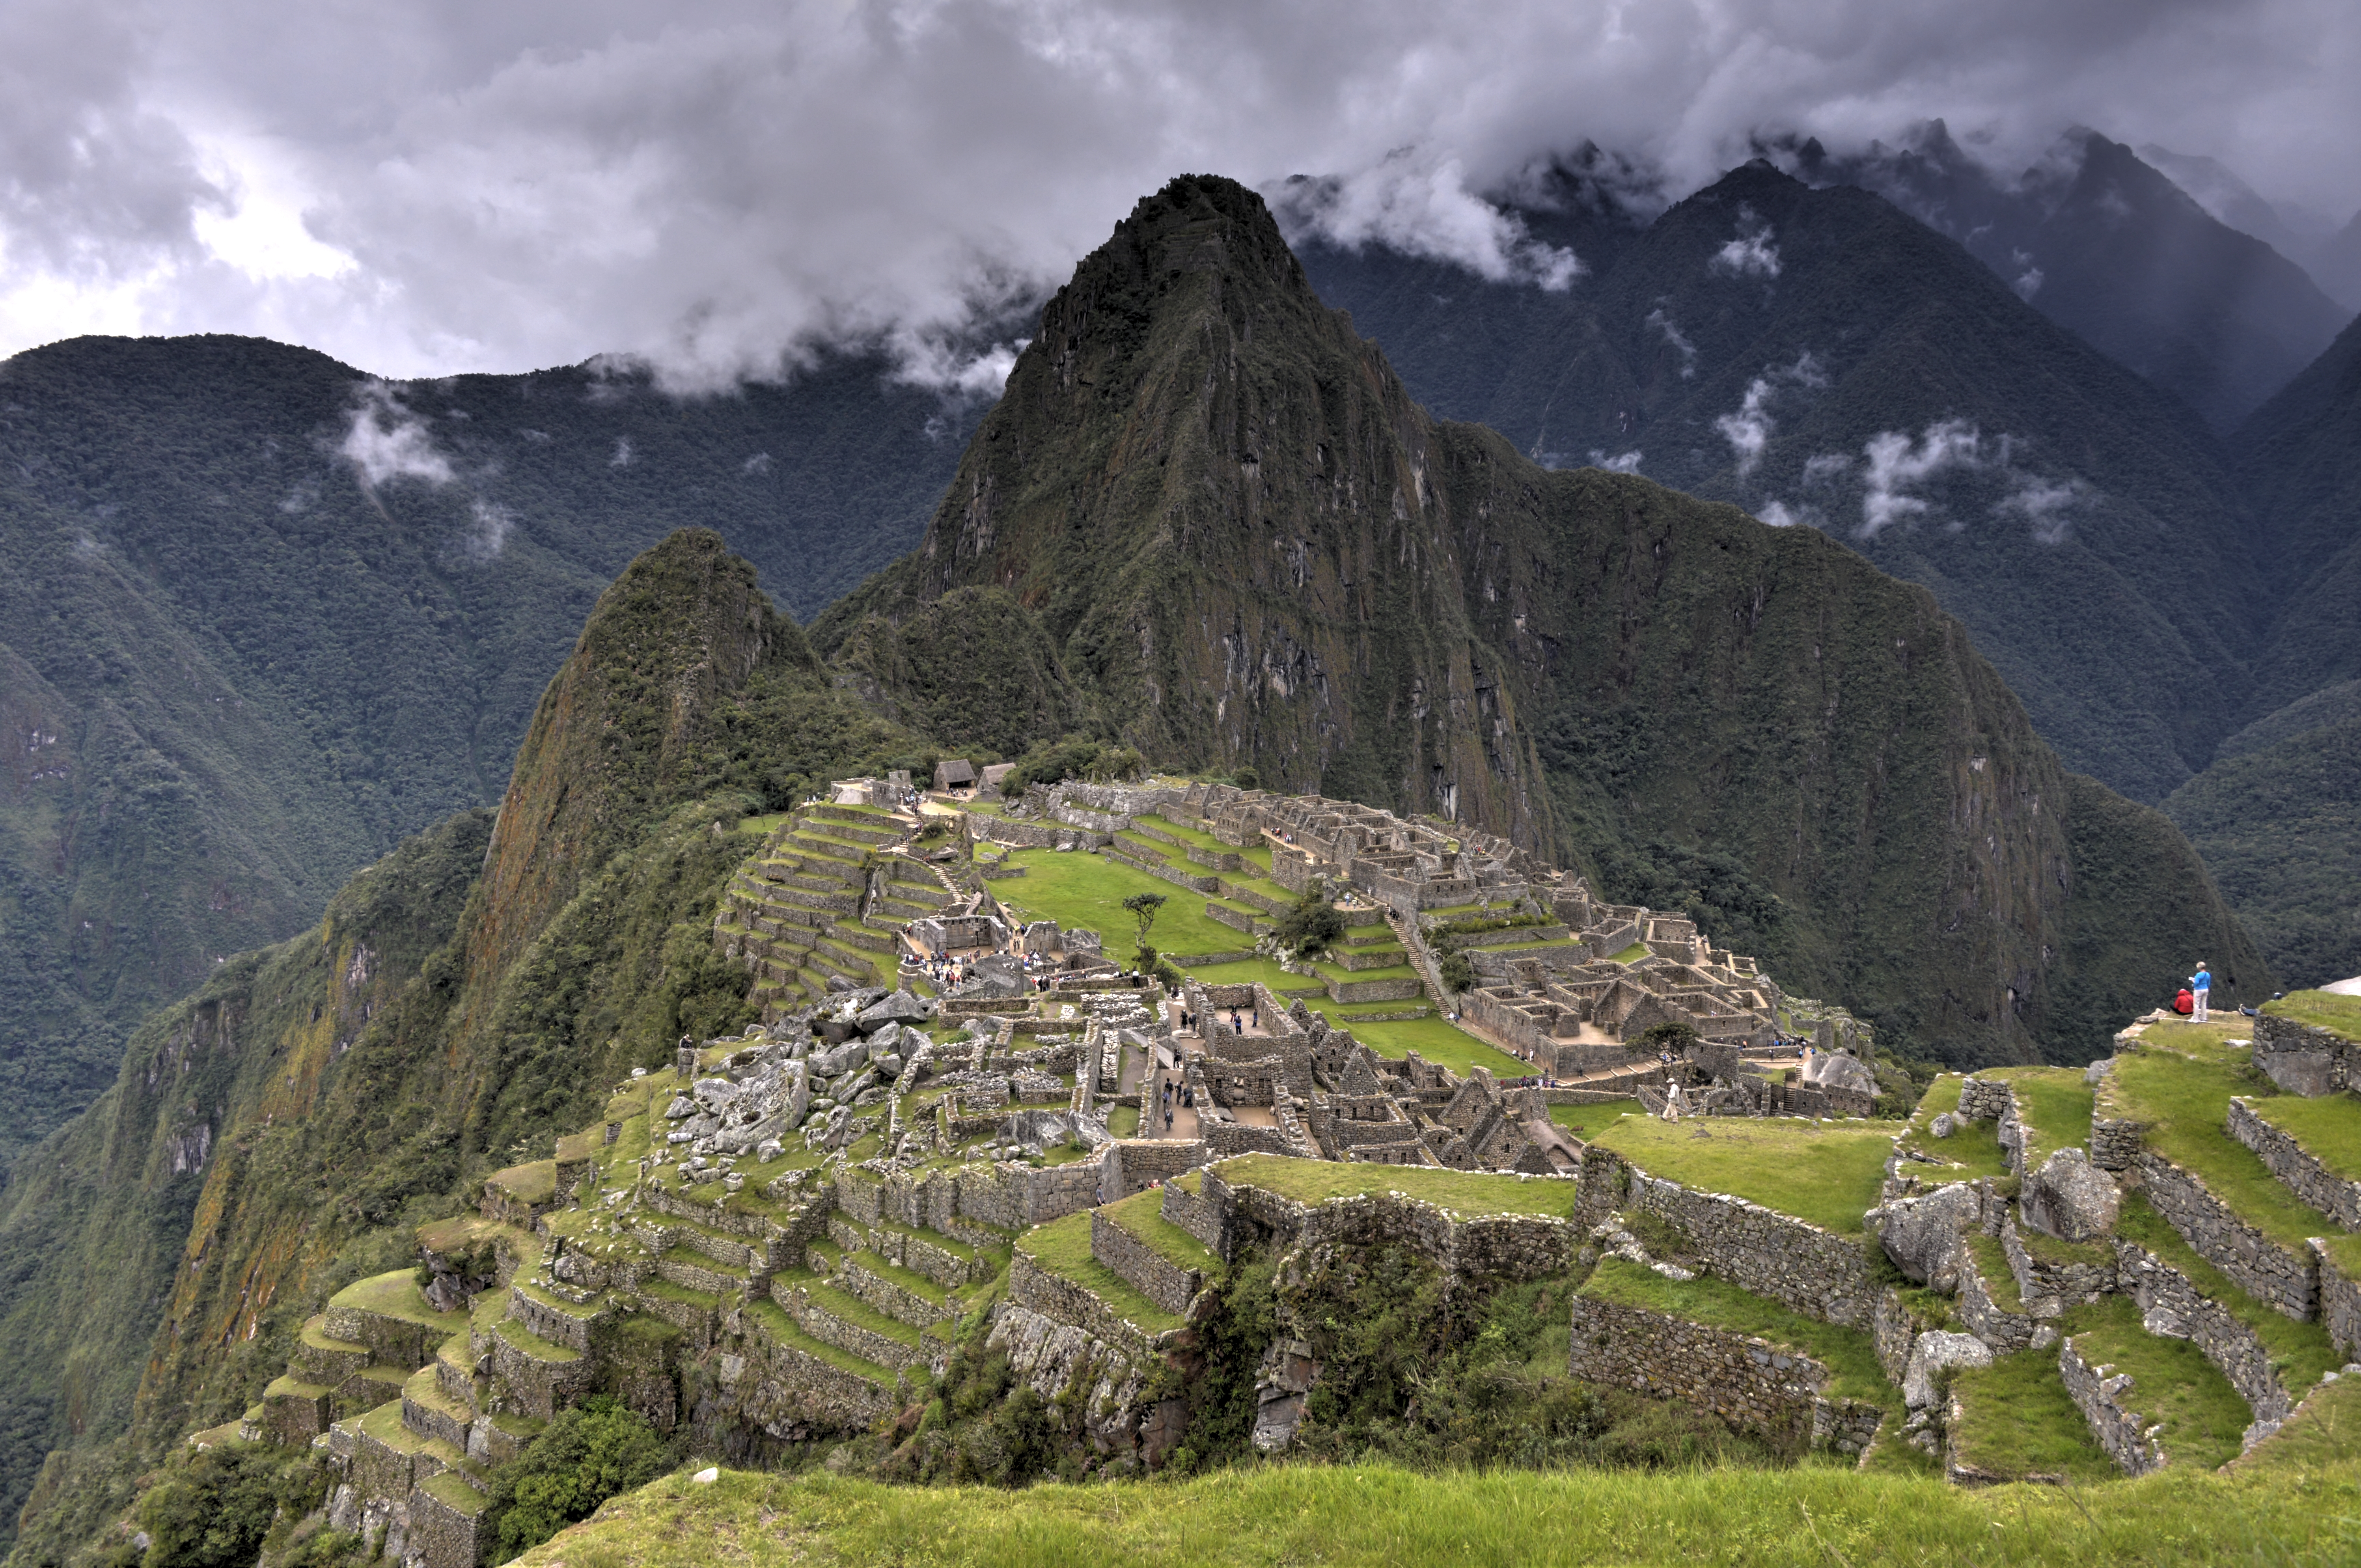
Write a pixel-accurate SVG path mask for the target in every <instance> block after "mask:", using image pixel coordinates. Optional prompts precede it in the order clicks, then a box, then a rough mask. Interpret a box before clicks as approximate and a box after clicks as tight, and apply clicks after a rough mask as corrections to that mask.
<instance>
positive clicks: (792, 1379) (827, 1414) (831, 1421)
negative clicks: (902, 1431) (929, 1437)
mask: <svg viewBox="0 0 2361 1568" xmlns="http://www.w3.org/2000/svg"><path fill="white" fill-rule="evenodd" d="M723 1328H724V1340H723V1343H725V1344H726V1345H729V1346H730V1347H732V1349H733V1352H734V1354H723V1355H720V1356H718V1357H716V1358H715V1360H716V1364H717V1365H716V1367H715V1370H716V1372H717V1373H718V1374H719V1375H720V1376H719V1382H720V1389H719V1393H720V1398H721V1401H722V1403H723V1404H724V1405H725V1406H727V1407H728V1408H729V1409H730V1410H731V1411H732V1413H734V1414H736V1415H738V1416H740V1417H741V1418H742V1419H744V1420H747V1421H749V1422H751V1423H752V1424H753V1425H755V1426H758V1427H761V1428H763V1430H764V1431H767V1432H769V1433H770V1434H771V1435H772V1436H773V1437H775V1438H785V1437H788V1436H790V1435H791V1434H793V1433H794V1432H795V1431H797V1430H798V1429H803V1430H808V1431H860V1430H861V1429H862V1428H863V1427H866V1426H869V1425H870V1424H871V1423H873V1422H874V1421H875V1420H877V1419H878V1418H879V1417H881V1416H884V1415H888V1414H890V1413H892V1411H893V1409H895V1402H896V1401H895V1397H894V1391H893V1390H892V1389H890V1388H881V1387H878V1386H877V1385H876V1384H874V1383H872V1382H870V1381H869V1380H868V1379H866V1378H862V1377H856V1376H853V1375H852V1374H851V1373H849V1372H845V1371H841V1370H840V1369H839V1368H838V1367H837V1366H836V1365H834V1364H833V1363H830V1362H828V1361H825V1360H823V1359H821V1358H820V1357H819V1356H817V1355H814V1354H811V1353H810V1352H808V1351H805V1350H800V1349H798V1348H796V1346H794V1345H792V1344H788V1343H784V1342H783V1341H779V1340H774V1339H773V1338H772V1337H771V1335H770V1333H769V1332H768V1331H767V1330H766V1329H765V1328H764V1326H763V1317H762V1315H761V1314H760V1313H757V1312H751V1311H743V1310H741V1311H737V1312H733V1313H731V1314H730V1317H729V1319H728V1321H726V1322H725V1324H724V1325H723ZM733 1359H734V1360H736V1361H737V1363H738V1365H739V1366H740V1368H741V1370H740V1373H739V1375H738V1376H735V1377H730V1376H728V1373H729V1371H730V1364H731V1362H732V1360H733Z"/></svg>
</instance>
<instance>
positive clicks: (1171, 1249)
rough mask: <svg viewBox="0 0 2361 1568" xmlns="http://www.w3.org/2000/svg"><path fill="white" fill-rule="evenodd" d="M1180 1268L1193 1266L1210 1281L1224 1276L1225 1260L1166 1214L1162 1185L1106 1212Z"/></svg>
mask: <svg viewBox="0 0 2361 1568" xmlns="http://www.w3.org/2000/svg"><path fill="white" fill-rule="evenodd" d="M1102 1212H1104V1214H1105V1215H1106V1217H1107V1218H1108V1220H1110V1221H1111V1222H1113V1223H1115V1224H1117V1225H1120V1226H1121V1227H1122V1228H1123V1229H1124V1230H1126V1231H1127V1232H1129V1233H1130V1234H1132V1235H1133V1236H1135V1237H1137V1238H1138V1240H1140V1241H1141V1242H1143V1243H1145V1244H1146V1245H1148V1247H1149V1248H1151V1249H1152V1250H1153V1251H1154V1252H1155V1253H1156V1254H1157V1255H1159V1256H1160V1257H1162V1258H1163V1259H1164V1261H1165V1262H1167V1263H1170V1264H1171V1265H1172V1266H1174V1267H1176V1268H1193V1269H1195V1270H1197V1272H1199V1273H1200V1274H1202V1275H1203V1276H1204V1277H1205V1278H1206V1279H1207V1280H1208V1281H1211V1280H1214V1279H1218V1278H1220V1277H1221V1275H1222V1260H1221V1259H1220V1258H1219V1257H1218V1256H1216V1255H1214V1254H1213V1249H1212V1248H1210V1247H1208V1246H1206V1245H1205V1244H1204V1243H1203V1242H1201V1241H1199V1240H1198V1239H1197V1238H1196V1237H1195V1236H1192V1235H1191V1234H1189V1233H1188V1232H1186V1231H1184V1230H1182V1229H1181V1228H1180V1226H1178V1225H1176V1224H1174V1223H1172V1222H1171V1221H1170V1220H1168V1219H1166V1218H1165V1217H1164V1193H1163V1190H1161V1189H1159V1188H1154V1187H1151V1188H1149V1189H1148V1190H1147V1191H1145V1192H1135V1193H1133V1194H1132V1195H1131V1196H1130V1197H1128V1198H1126V1199H1124V1200H1123V1201H1121V1202H1119V1203H1110V1204H1108V1205H1106V1207H1105V1209H1104V1211H1102Z"/></svg>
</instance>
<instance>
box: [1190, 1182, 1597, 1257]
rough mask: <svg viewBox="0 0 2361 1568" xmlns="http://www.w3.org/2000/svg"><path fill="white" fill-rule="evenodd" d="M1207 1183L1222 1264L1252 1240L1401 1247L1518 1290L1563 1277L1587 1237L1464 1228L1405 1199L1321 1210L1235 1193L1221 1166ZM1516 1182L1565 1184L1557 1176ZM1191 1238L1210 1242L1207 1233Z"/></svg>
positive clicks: (1549, 1223) (1360, 1200) (1491, 1221)
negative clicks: (1519, 1285) (1526, 1283)
mask: <svg viewBox="0 0 2361 1568" xmlns="http://www.w3.org/2000/svg"><path fill="white" fill-rule="evenodd" d="M1518 1179H1520V1180H1525V1181H1549V1182H1556V1183H1564V1182H1565V1180H1566V1179H1565V1178H1564V1177H1552V1176H1529V1177H1520V1178H1518ZM1203 1202H1204V1203H1205V1205H1206V1206H1207V1207H1209V1208H1211V1209H1213V1211H1214V1212H1216V1213H1218V1214H1219V1215H1220V1216H1221V1223H1220V1225H1219V1227H1218V1229H1217V1230H1215V1231H1214V1234H1217V1235H1219V1236H1220V1237H1221V1239H1222V1242H1223V1244H1224V1248H1226V1249H1227V1250H1226V1251H1224V1256H1228V1255H1232V1254H1234V1253H1235V1248H1236V1247H1237V1245H1238V1244H1239V1243H1240V1242H1242V1241H1245V1240H1248V1239H1253V1238H1262V1239H1265V1240H1267V1241H1268V1243H1269V1245H1271V1248H1272V1250H1273V1251H1275V1252H1284V1251H1287V1250H1289V1249H1291V1248H1294V1247H1298V1246H1323V1245H1326V1246H1389V1245H1400V1246H1407V1247H1409V1248H1411V1250H1412V1251H1414V1252H1416V1253H1418V1254H1419V1255H1421V1256H1422V1257H1424V1258H1426V1259H1427V1260H1429V1261H1430V1262H1432V1263H1433V1264H1434V1265H1435V1266H1438V1267H1440V1268H1442V1269H1443V1270H1444V1271H1445V1272H1446V1273H1452V1274H1455V1275H1457V1276H1458V1277H1460V1278H1462V1279H1468V1280H1487V1281H1495V1280H1497V1281H1501V1282H1514V1281H1517V1280H1522V1279H1537V1278H1540V1277H1543V1276H1544V1275H1549V1274H1556V1273H1561V1272H1563V1271H1564V1270H1565V1268H1566V1267H1567V1266H1570V1265H1571V1264H1572V1262H1573V1260H1574V1254H1575V1251H1576V1248H1577V1247H1578V1246H1579V1245H1581V1233H1580V1232H1579V1231H1577V1230H1576V1228H1575V1226H1574V1225H1573V1223H1570V1222H1568V1221H1565V1220H1560V1219H1554V1218H1552V1217H1549V1216H1546V1215H1539V1214H1505V1215H1483V1216H1479V1217H1477V1218H1472V1219H1464V1220H1463V1219H1459V1218H1457V1217H1455V1216H1454V1215H1453V1214H1451V1213H1450V1212H1447V1211H1445V1210H1444V1209H1441V1208H1439V1207H1437V1206H1436V1205H1434V1204H1433V1203H1429V1202H1426V1201H1424V1200H1422V1199H1417V1198H1411V1197H1406V1196H1404V1195H1403V1194H1401V1193H1399V1192H1366V1193H1357V1194H1355V1195H1353V1196H1351V1197H1345V1198H1332V1199H1330V1200H1328V1201H1326V1202H1324V1203H1322V1204H1319V1205H1318V1206H1316V1207H1315V1206H1312V1205H1310V1204H1305V1203H1301V1202H1299V1201H1296V1200H1295V1199H1292V1198H1289V1197H1286V1196H1283V1195H1282V1194H1279V1193H1276V1192H1271V1191H1268V1190H1264V1189H1262V1188H1258V1187H1250V1186H1241V1187H1232V1186H1230V1185H1229V1184H1228V1183H1227V1182H1225V1181H1224V1180H1223V1179H1222V1176H1221V1171H1220V1168H1218V1167H1215V1166H1208V1167H1206V1168H1205V1175H1204V1196H1203ZM1208 1229H1213V1227H1211V1226H1209V1227H1208ZM1191 1234H1195V1235H1197V1236H1198V1237H1199V1239H1200V1240H1203V1239H1204V1233H1203V1232H1202V1231H1193V1230H1192V1231H1191ZM1206 1245H1209V1246H1210V1245H1213V1243H1212V1242H1210V1241H1209V1242H1207V1244H1206ZM1217 1250H1218V1249H1217Z"/></svg>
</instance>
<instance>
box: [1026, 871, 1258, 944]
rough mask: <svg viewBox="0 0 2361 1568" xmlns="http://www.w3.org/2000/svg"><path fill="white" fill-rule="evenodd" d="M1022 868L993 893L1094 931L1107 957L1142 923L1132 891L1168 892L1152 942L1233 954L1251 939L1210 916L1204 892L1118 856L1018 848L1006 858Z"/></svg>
mask: <svg viewBox="0 0 2361 1568" xmlns="http://www.w3.org/2000/svg"><path fill="white" fill-rule="evenodd" d="M1009 861H1010V862H1011V863H1012V864H1015V865H1020V866H1023V867H1024V868H1025V874H1024V876H1022V877H1020V878H1016V879H1014V880H1012V881H1009V882H1004V883H994V884H993V894H994V897H996V898H998V899H999V900H1000V901H1001V903H1003V904H1004V905H1007V906H1008V907H1009V908H1011V909H1013V910H1016V911H1017V912H1018V913H1019V914H1020V915H1021V916H1022V917H1023V918H1025V919H1027V920H1055V921H1056V922H1057V923H1058V925H1059V927H1060V929H1061V930H1072V929H1074V928H1076V927H1082V928H1083V929H1086V930H1092V931H1096V932H1097V933H1098V934H1099V936H1100V938H1102V939H1103V940H1104V942H1105V943H1106V950H1107V956H1108V957H1109V958H1111V959H1117V960H1124V959H1127V958H1128V957H1129V955H1130V953H1131V949H1132V946H1133V943H1134V941H1135V932H1136V930H1137V927H1136V925H1135V923H1134V922H1133V919H1132V916H1131V912H1130V911H1129V910H1127V909H1126V908H1124V906H1123V901H1124V900H1125V899H1126V898H1129V897H1131V896H1132V895H1133V894H1141V893H1154V894H1163V895H1164V898H1165V901H1166V902H1165V904H1164V906H1163V907H1162V908H1161V909H1159V911H1158V912H1157V916H1156V927H1155V929H1154V930H1153V931H1152V932H1150V933H1149V936H1148V941H1149V943H1150V944H1151V945H1153V946H1154V947H1155V948H1157V949H1158V950H1159V951H1161V952H1167V953H1182V954H1186V953H1234V952H1237V951H1239V950H1240V949H1242V948H1251V947H1253V946H1254V938H1251V937H1249V936H1247V935H1246V933H1245V932H1243V931H1239V930H1235V929H1233V928H1232V927H1227V926H1224V925H1223V924H1222V923H1221V922H1220V921H1218V920H1213V919H1210V918H1208V917H1207V916H1206V914H1205V895H1204V894H1192V893H1191V892H1190V891H1189V890H1188V889H1187V888H1184V887H1176V886H1174V885H1173V884H1172V883H1169V882H1166V881H1165V880H1164V879H1163V878H1161V877H1152V876H1149V875H1148V873H1147V872H1142V871H1135V870H1133V869H1132V868H1131V867H1129V866H1127V865H1125V864H1124V863H1123V862H1122V861H1116V860H1110V859H1109V858H1107V857H1106V856H1104V855H1091V854H1084V853H1082V851H1080V850H1074V851H1070V852H1068V853H1064V854H1060V852H1058V851H1057V850H1017V851H1016V853H1014V854H1013V855H1011V856H1010V857H1009Z"/></svg>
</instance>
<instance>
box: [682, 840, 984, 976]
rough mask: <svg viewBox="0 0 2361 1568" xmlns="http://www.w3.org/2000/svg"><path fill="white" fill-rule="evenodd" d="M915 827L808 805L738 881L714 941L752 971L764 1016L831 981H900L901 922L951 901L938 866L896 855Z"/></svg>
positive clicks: (732, 885)
mask: <svg viewBox="0 0 2361 1568" xmlns="http://www.w3.org/2000/svg"><path fill="white" fill-rule="evenodd" d="M916 831H917V823H916V822H915V821H913V820H911V819H909V818H906V817H897V816H895V815H894V814H892V813H890V812H886V811H883V810H881V809H879V808H877V807H874V806H832V805H818V806H806V807H804V808H803V809H802V810H800V811H798V812H796V814H795V815H794V816H793V817H790V818H789V819H788V820H787V821H785V822H784V823H782V824H781V825H780V826H779V828H778V829H777V830H776V831H775V832H774V833H773V834H772V836H771V838H770V840H769V841H768V843H766V844H765V845H764V846H763V850H762V852H761V853H760V854H759V855H757V856H756V857H755V858H754V859H752V860H751V861H748V862H747V863H746V864H745V865H744V866H742V867H741V868H740V870H739V872H738V873H737V875H736V876H734V877H733V878H731V880H730V887H729V890H728V891H727V893H725V894H724V895H723V897H722V902H721V907H720V909H719V911H718V912H717V914H716V916H715V918H714V939H715V941H716V943H717V944H718V945H719V947H720V948H721V949H722V951H723V952H724V953H725V954H727V955H729V956H731V957H735V958H738V959H742V960H743V961H744V962H745V964H746V966H747V967H748V968H749V969H750V970H752V971H753V976H754V985H753V991H752V997H753V1000H754V1001H755V1003H756V1004H757V1005H759V1006H760V1007H761V1008H762V1009H763V1018H764V1019H766V1020H769V1019H775V1018H777V1017H778V1016H780V1015H781V1014H784V1013H786V1012H788V1011H791V1010H793V1009H794V1008H796V1007H800V1006H804V1005H806V1004H807V1003H812V1002H816V1001H818V1000H819V998H820V997H822V996H823V995H825V994H826V993H827V992H828V984H829V981H830V980H831V979H834V980H839V981H843V982H845V983H847V984H849V985H851V986H854V987H868V986H876V985H891V984H893V983H894V974H895V959H896V957H897V955H898V953H899V951H900V948H901V943H900V937H901V932H902V928H903V927H906V926H907V925H908V924H909V923H910V922H911V921H913V920H917V919H920V918H922V917H924V916H928V915H932V914H934V913H936V912H937V911H939V910H940V909H941V908H943V907H944V906H945V905H948V904H949V903H950V900H951V894H950V890H949V889H948V888H947V887H945V886H944V884H943V882H942V879H941V878H939V876H937V875H936V874H935V873H934V872H933V871H932V870H931V869H929V868H928V866H926V865H925V864H924V863H922V862H920V861H915V860H912V859H911V858H910V857H909V856H907V855H905V854H900V853H895V852H894V851H895V850H897V849H898V848H899V847H900V846H902V845H904V844H905V843H906V842H907V840H908V839H909V838H910V836H911V835H912V834H913V833H914V832H916Z"/></svg>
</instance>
